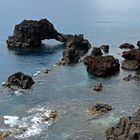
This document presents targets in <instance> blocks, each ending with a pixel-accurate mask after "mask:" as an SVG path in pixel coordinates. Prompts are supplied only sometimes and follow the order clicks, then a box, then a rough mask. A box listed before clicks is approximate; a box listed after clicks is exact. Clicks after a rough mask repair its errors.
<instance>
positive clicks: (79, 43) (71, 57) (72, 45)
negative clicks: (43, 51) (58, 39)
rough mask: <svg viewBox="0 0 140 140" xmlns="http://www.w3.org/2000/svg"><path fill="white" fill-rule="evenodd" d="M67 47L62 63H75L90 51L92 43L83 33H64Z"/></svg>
mask: <svg viewBox="0 0 140 140" xmlns="http://www.w3.org/2000/svg"><path fill="white" fill-rule="evenodd" d="M62 37H63V40H64V41H65V44H66V48H65V50H64V52H63V58H62V59H61V61H60V64H62V65H65V64H75V63H78V62H79V61H80V60H81V58H82V57H83V56H84V55H85V54H86V53H87V52H88V51H89V49H90V48H91V45H90V43H89V41H88V40H87V39H84V37H83V35H62Z"/></svg>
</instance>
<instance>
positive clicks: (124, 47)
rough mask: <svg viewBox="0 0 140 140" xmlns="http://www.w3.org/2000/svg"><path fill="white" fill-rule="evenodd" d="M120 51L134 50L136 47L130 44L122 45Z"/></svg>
mask: <svg viewBox="0 0 140 140" xmlns="http://www.w3.org/2000/svg"><path fill="white" fill-rule="evenodd" d="M119 48H120V49H134V48H135V46H134V45H133V44H130V43H124V44H122V45H120V46H119Z"/></svg>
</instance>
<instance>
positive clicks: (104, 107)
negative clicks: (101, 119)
mask: <svg viewBox="0 0 140 140" xmlns="http://www.w3.org/2000/svg"><path fill="white" fill-rule="evenodd" d="M111 110H112V106H110V105H108V104H98V103H97V104H95V105H94V106H92V107H89V109H88V111H89V112H90V113H92V114H93V115H102V114H104V113H108V112H109V111H111Z"/></svg>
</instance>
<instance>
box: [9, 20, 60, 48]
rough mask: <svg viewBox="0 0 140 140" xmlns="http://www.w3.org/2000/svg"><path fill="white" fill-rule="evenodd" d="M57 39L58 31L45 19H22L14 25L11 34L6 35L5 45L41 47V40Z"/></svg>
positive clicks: (11, 46)
mask: <svg viewBox="0 0 140 140" xmlns="http://www.w3.org/2000/svg"><path fill="white" fill-rule="evenodd" d="M44 39H56V40H59V33H58V32H57V31H56V29H55V28H54V26H53V24H52V23H50V22H49V21H48V20H47V19H41V20H39V21H36V20H24V21H22V22H21V23H20V24H18V25H16V26H15V29H14V32H13V35H11V36H9V37H8V40H7V45H8V47H10V48H29V47H41V45H42V42H41V40H44Z"/></svg>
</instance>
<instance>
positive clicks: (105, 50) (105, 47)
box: [100, 45, 109, 53]
mask: <svg viewBox="0 0 140 140" xmlns="http://www.w3.org/2000/svg"><path fill="white" fill-rule="evenodd" d="M100 48H101V50H103V51H104V52H105V53H109V45H102V46H101V47H100Z"/></svg>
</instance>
